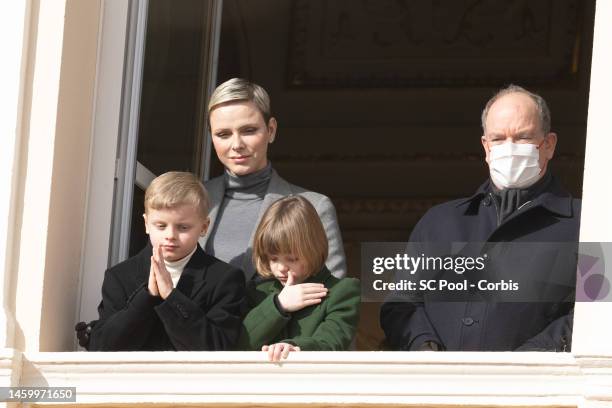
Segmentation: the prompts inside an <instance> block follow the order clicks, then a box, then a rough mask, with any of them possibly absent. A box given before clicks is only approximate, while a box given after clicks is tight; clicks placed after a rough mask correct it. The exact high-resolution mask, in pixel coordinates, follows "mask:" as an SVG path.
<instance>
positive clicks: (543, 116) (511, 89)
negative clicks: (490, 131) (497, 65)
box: [480, 84, 550, 135]
mask: <svg viewBox="0 0 612 408" xmlns="http://www.w3.org/2000/svg"><path fill="white" fill-rule="evenodd" d="M513 93H522V94H524V95H527V96H529V97H530V98H531V100H533V102H534V103H535V105H536V110H537V112H538V117H539V118H540V128H541V129H542V132H544V135H547V134H548V133H550V109H548V104H547V103H546V101H545V100H544V98H542V97H541V96H540V95H538V94H535V93H533V92H529V91H528V90H526V89H525V88H523V87H522V86H518V85H513V84H511V85H508V87H506V88H503V89H501V90H499V91H498V92H497V93H496V94H495V95H493V97H492V98H491V99H489V101H488V102H487V105H486V106H485V108H484V110H483V111H482V117H481V119H480V120H481V122H482V131H483V132H484V133H487V129H486V121H487V116H488V115H489V109H491V106H492V105H493V104H494V103H495V101H497V100H498V99H499V98H501V97H502V96H505V95H508V94H513Z"/></svg>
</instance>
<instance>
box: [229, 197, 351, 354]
mask: <svg viewBox="0 0 612 408" xmlns="http://www.w3.org/2000/svg"><path fill="white" fill-rule="evenodd" d="M327 248H328V246H327V236H326V235H325V230H324V229H323V225H322V224H321V221H320V219H319V216H318V215H317V212H316V210H315V209H314V207H313V206H312V204H310V202H309V201H308V200H306V199H305V198H303V197H300V196H289V197H285V198H281V199H280V200H278V201H276V202H275V203H274V204H272V205H271V206H270V207H269V208H268V209H267V210H266V212H265V213H264V215H263V217H262V219H261V222H260V224H259V226H258V227H257V230H256V232H255V238H254V242H253V261H254V264H255V266H256V267H257V273H258V274H259V276H258V277H257V278H256V279H254V280H253V281H251V282H250V284H248V287H247V300H248V305H249V312H248V314H247V315H246V317H245V319H244V322H243V328H242V332H241V336H240V341H239V349H241V350H262V351H267V352H268V356H269V359H270V360H271V361H279V360H280V359H281V358H287V356H288V355H289V352H291V351H299V350H310V351H314V350H316V351H327V350H330V351H331V350H346V349H348V347H349V345H350V344H351V341H352V339H353V337H354V335H355V330H356V328H357V324H358V322H359V302H360V287H359V281H358V280H357V279H353V278H343V279H337V278H335V277H334V276H332V275H331V274H330V272H329V270H328V269H327V268H326V267H325V260H326V259H327Z"/></svg>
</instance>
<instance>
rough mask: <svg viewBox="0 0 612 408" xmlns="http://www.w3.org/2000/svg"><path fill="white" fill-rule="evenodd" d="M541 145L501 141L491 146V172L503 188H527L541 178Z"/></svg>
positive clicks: (496, 183)
mask: <svg viewBox="0 0 612 408" xmlns="http://www.w3.org/2000/svg"><path fill="white" fill-rule="evenodd" d="M538 147H539V146H537V145H534V144H530V143H501V144H498V145H494V146H491V148H490V151H489V172H490V173H491V179H492V180H493V182H494V183H495V185H496V186H497V187H499V188H501V189H506V188H525V187H529V186H531V185H532V184H534V183H535V182H536V181H538V179H539V178H540V171H541V170H542V169H541V168H540V162H539V160H540V152H539V149H538Z"/></svg>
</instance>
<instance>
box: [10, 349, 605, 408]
mask: <svg viewBox="0 0 612 408" xmlns="http://www.w3.org/2000/svg"><path fill="white" fill-rule="evenodd" d="M611 373H612V357H609V356H574V355H572V354H569V353H568V354H565V353H468V352H463V353H450V352H446V353H432V352H338V353H326V352H300V353H296V354H293V355H291V356H290V358H289V360H288V361H286V362H284V363H282V364H272V363H269V362H267V361H266V360H265V355H264V354H263V353H260V352H223V353H222V352H192V353H189V352H177V353H148V352H142V353H140V352H138V353H85V352H73V353H25V354H24V356H23V368H22V376H21V381H20V385H22V386H73V387H76V388H77V403H78V404H142V403H161V404H196V403H218V404H238V405H242V404H244V405H251V406H252V405H255V404H304V403H315V404H360V405H361V404H363V405H378V404H409V405H418V406H422V405H424V404H425V405H431V404H435V405H440V404H442V405H460V406H498V407H501V406H503V407H520V406H538V407H576V406H587V405H588V404H590V403H591V402H592V403H598V404H599V403H603V402H605V401H612V385H610V384H612V381H610V375H612V374H611ZM585 404H586V405H585Z"/></svg>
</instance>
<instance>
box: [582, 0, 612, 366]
mask: <svg viewBox="0 0 612 408" xmlns="http://www.w3.org/2000/svg"><path fill="white" fill-rule="evenodd" d="M596 6H597V8H596V12H595V32H594V38H593V62H592V66H591V91H590V96H589V117H588V122H587V142H586V154H585V159H584V184H583V186H584V187H583V188H584V191H583V196H582V198H583V200H582V218H581V226H580V241H581V242H608V244H607V245H603V247H604V248H608V249H612V180H611V178H612V132H611V130H610V129H611V121H610V118H612V103H611V100H612V52H610V44H611V43H610V39H612V24H610V22H611V21H612V1H609V0H600V1H597V4H596ZM609 252H611V253H607V254H606V255H607V256H606V262H607V269H608V271H607V275H608V276H607V277H608V279H610V280H611V281H612V276H611V275H612V251H609ZM611 339H612V302H593V303H584V302H580V303H577V304H576V308H575V314H574V334H573V345H572V351H573V352H574V353H575V354H596V355H597V354H608V355H612V340H611Z"/></svg>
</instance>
